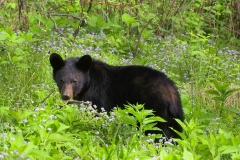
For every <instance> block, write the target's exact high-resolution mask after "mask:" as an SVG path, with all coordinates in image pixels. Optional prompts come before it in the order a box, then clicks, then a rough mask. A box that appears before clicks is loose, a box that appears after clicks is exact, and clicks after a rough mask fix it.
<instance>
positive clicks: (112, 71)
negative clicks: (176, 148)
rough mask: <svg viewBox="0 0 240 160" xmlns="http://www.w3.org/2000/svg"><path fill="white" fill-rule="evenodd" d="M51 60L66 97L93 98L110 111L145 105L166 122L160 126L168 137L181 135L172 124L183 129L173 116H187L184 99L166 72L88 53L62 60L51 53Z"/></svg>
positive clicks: (76, 98) (158, 125)
mask: <svg viewBox="0 0 240 160" xmlns="http://www.w3.org/2000/svg"><path fill="white" fill-rule="evenodd" d="M50 63H51V66H52V68H53V78H54V80H55V82H56V83H57V86H58V88H59V91H60V92H61V96H62V99H63V100H70V99H74V100H81V101H91V102H92V104H95V105H96V106H97V108H98V110H99V111H100V108H102V107H103V108H104V109H105V110H106V111H108V112H109V111H111V109H113V108H114V107H116V106H118V107H123V105H124V104H128V103H130V104H136V103H138V104H145V105H144V106H145V109H152V110H153V111H154V113H155V115H156V116H160V117H162V118H164V119H165V120H166V121H167V122H165V123H158V124H157V127H159V128H161V129H162V131H163V132H164V134H165V135H166V136H167V137H168V138H170V137H174V138H176V137H178V135H177V134H176V133H175V132H174V131H172V130H171V129H170V128H169V127H172V128H174V129H175V130H177V131H179V132H181V131H182V128H181V126H180V125H179V124H178V123H177V122H176V121H175V119H174V118H177V119H180V120H181V121H183V119H184V116H183V110H182V105H181V99H180V96H179V93H178V91H177V88H176V86H175V84H174V82H173V81H172V80H170V79H169V78H168V77H167V76H166V75H165V74H164V73H162V72H159V71H157V70H154V69H151V68H148V67H144V66H134V65H132V66H110V65H108V64H106V63H104V62H102V61H98V60H94V59H92V58H91V56H89V55H84V56H82V57H80V58H68V59H66V60H63V59H62V57H61V56H60V55H59V54H56V53H52V54H51V55H50Z"/></svg>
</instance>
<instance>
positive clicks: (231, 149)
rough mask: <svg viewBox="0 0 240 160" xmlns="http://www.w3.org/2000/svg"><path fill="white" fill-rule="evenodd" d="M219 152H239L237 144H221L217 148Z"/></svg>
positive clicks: (239, 148)
mask: <svg viewBox="0 0 240 160" xmlns="http://www.w3.org/2000/svg"><path fill="white" fill-rule="evenodd" d="M218 151H219V152H220V153H221V154H229V153H234V152H240V147H238V146H221V147H219V148H218Z"/></svg>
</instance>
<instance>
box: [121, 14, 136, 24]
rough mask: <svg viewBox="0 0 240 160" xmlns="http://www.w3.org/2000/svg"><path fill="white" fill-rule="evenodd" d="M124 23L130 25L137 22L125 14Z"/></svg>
mask: <svg viewBox="0 0 240 160" xmlns="http://www.w3.org/2000/svg"><path fill="white" fill-rule="evenodd" d="M122 21H123V22H126V23H127V24H128V25H130V24H132V23H135V22H136V20H135V19H134V18H132V17H131V16H130V15H129V14H127V13H124V14H123V15H122Z"/></svg>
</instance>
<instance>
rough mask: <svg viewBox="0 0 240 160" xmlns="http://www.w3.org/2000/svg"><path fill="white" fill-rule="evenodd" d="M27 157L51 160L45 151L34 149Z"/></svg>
mask: <svg viewBox="0 0 240 160" xmlns="http://www.w3.org/2000/svg"><path fill="white" fill-rule="evenodd" d="M29 155H33V156H34V157H36V158H38V159H41V158H48V159H53V158H52V157H50V156H49V155H48V153H47V152H45V151H42V150H36V149H33V150H32V151H31V152H30V153H29Z"/></svg>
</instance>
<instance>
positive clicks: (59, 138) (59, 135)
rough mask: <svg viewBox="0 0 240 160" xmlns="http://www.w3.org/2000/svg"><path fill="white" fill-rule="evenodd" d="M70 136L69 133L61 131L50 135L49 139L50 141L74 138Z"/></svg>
mask: <svg viewBox="0 0 240 160" xmlns="http://www.w3.org/2000/svg"><path fill="white" fill-rule="evenodd" d="M68 136H69V135H67V134H64V135H61V134H59V133H53V134H51V135H50V136H49V141H50V142H63V141H64V142H66V141H72V138H69V137H68Z"/></svg>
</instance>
